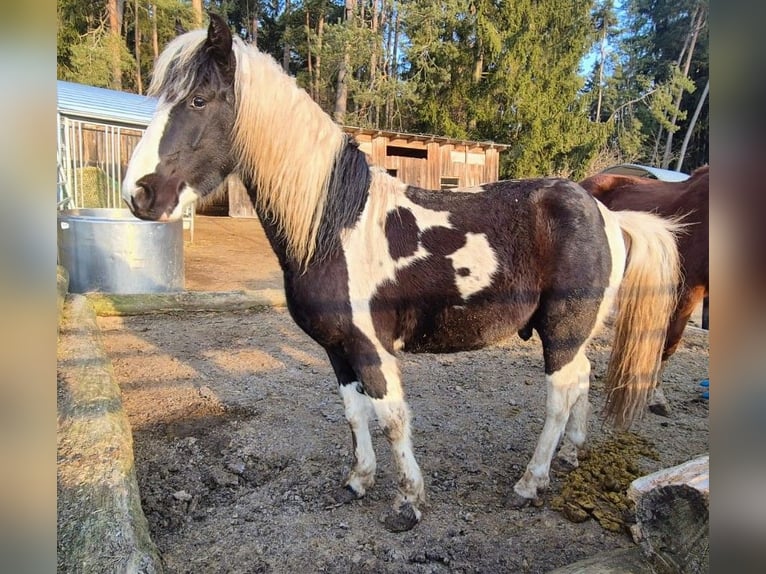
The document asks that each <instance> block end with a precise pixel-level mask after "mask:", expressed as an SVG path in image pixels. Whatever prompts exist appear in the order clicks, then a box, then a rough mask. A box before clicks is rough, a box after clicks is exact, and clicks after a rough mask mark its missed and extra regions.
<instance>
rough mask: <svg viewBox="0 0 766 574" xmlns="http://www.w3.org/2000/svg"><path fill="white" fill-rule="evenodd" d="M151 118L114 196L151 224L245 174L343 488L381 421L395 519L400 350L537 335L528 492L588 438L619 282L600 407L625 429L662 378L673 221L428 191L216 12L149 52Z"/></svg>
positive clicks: (403, 463)
mask: <svg viewBox="0 0 766 574" xmlns="http://www.w3.org/2000/svg"><path fill="white" fill-rule="evenodd" d="M150 90H151V93H153V94H155V95H157V96H159V103H158V107H157V111H156V114H155V116H154V118H153V120H152V122H151V124H150V125H149V127H148V128H147V130H146V133H145V135H144V137H143V139H142V140H141V142H140V143H139V145H138V146H137V147H136V150H135V152H134V154H133V157H132V159H131V162H130V165H129V167H128V170H127V174H126V176H125V180H124V182H123V197H124V199H125V201H126V202H127V203H128V205H129V206H130V209H131V210H132V211H133V213H134V214H135V215H136V216H138V217H140V218H143V219H150V220H172V219H177V218H179V217H181V213H182V211H183V209H184V208H185V206H186V205H188V204H189V203H190V202H193V201H195V200H196V199H197V198H199V197H202V196H205V195H206V194H209V193H211V192H212V191H213V190H215V189H216V187H218V185H219V184H220V183H221V182H222V181H223V179H224V178H225V177H226V176H227V175H229V174H230V173H233V172H234V173H237V174H238V175H239V176H240V177H241V179H242V181H243V182H244V183H245V186H246V188H247V189H248V192H249V194H250V197H251V198H252V201H253V204H254V205H255V208H256V210H257V212H258V215H259V217H260V220H261V222H262V224H263V227H264V229H265V232H266V234H267V236H268V237H269V240H270V242H271V245H272V247H273V249H274V251H275V252H276V254H277V256H278V258H279V262H280V264H281V266H282V269H283V271H284V285H285V292H286V298H287V304H288V308H289V311H290V314H291V315H292V317H293V319H294V320H295V322H296V323H297V324H298V325H299V326H300V327H301V328H302V329H303V330H304V331H305V332H306V333H307V334H309V335H310V336H311V337H312V338H313V339H314V340H315V341H316V342H317V343H319V344H320V345H321V346H322V347H323V348H324V349H325V350H326V352H327V354H328V356H329V359H330V362H331V364H332V366H333V369H334V370H335V374H336V376H337V379H338V383H339V388H340V394H341V396H342V398H343V402H344V405H345V414H346V418H347V420H348V423H349V425H350V426H351V433H352V439H353V445H354V455H355V461H354V466H353V469H352V470H351V473H350V475H349V476H348V479H347V480H346V482H345V486H344V488H343V489H340V490H339V494H338V496H339V499H340V500H341V501H347V500H352V499H354V498H357V497H361V496H363V495H364V494H365V493H366V492H367V491H368V490H369V489H370V487H372V485H373V483H374V480H375V465H376V462H375V453H374V451H373V446H372V440H371V437H370V431H369V422H370V419H371V418H372V417H373V416H374V417H376V418H377V420H378V422H379V424H380V426H381V428H382V429H383V431H384V434H385V436H386V437H387V439H388V441H389V442H390V445H391V448H392V449H393V453H394V457H393V458H394V460H395V461H396V464H397V469H398V477H399V483H398V495H397V499H396V501H395V504H394V512H393V514H391V516H390V517H389V519H388V520H387V526H388V527H389V528H390V529H392V530H406V529H409V528H412V527H413V526H414V525H415V524H416V523H417V522H418V521H419V520H420V517H421V513H420V510H419V509H418V505H419V504H420V503H421V502H422V501H423V500H424V487H423V477H422V475H421V472H420V468H419V467H418V463H417V462H416V460H415V456H414V454H413V449H412V443H411V438H410V411H409V408H408V406H407V403H406V401H405V398H404V392H403V389H402V383H401V380H400V374H399V366H398V362H397V358H396V353H397V351H398V350H400V349H404V350H406V351H413V352H418V351H424V352H451V351H463V350H470V349H477V348H480V347H483V346H485V345H490V344H492V343H495V342H497V341H499V340H501V339H503V338H506V337H509V336H511V335H513V334H515V333H517V332H518V333H519V334H520V335H521V336H522V337H524V338H528V337H529V336H531V334H532V330H535V331H537V333H538V334H539V337H540V339H541V340H542V346H543V354H544V361H545V374H546V377H545V378H546V383H547V393H548V398H547V402H546V418H545V424H544V426H543V430H542V433H541V435H540V438H539V441H538V443H537V447H536V448H535V451H534V454H533V455H532V458H531V460H530V462H529V464H528V466H527V468H526V471H525V472H524V474H523V476H522V477H521V478H520V479H519V481H518V482H517V483H516V484H515V485H514V487H513V489H514V491H515V493H516V495H517V496H516V501H517V502H518V503H519V504H522V503H525V502H528V501H530V500H532V499H534V498H536V497H537V496H538V493H539V492H540V491H541V490H542V489H544V488H545V487H546V486H547V485H548V482H549V468H550V464H551V459H552V458H553V455H554V452H555V450H556V447H557V445H558V443H559V441H560V440H562V438H563V439H564V440H563V441H562V446H561V449H560V451H559V456H560V457H562V458H563V459H564V460H566V461H567V462H569V463H570V464H573V465H576V464H577V448H578V447H580V446H582V444H583V442H584V440H585V430H586V420H587V416H588V409H589V406H588V386H589V377H590V363H589V361H588V359H587V357H586V355H585V351H586V347H587V345H588V341H589V340H590V338H591V337H592V336H593V334H594V333H595V331H596V330H597V329H598V327H599V326H600V325H601V324H602V322H603V319H604V317H605V316H606V315H607V313H608V312H609V310H610V308H611V307H612V304H613V301H614V299H615V296H617V295H618V290H619V297H618V302H619V311H618V315H617V319H616V339H615V343H614V350H613V354H612V360H611V361H610V366H609V368H608V372H607V376H606V378H607V379H608V385H607V389H608V392H609V396H608V405H609V406H610V408H611V410H610V411H609V414H608V418H610V419H611V420H613V421H615V422H616V423H618V424H621V425H625V424H629V422H630V421H631V419H632V418H633V417H634V416H635V415H636V413H638V412H640V411H641V409H642V407H643V401H645V400H646V394H647V393H648V392H649V390H650V386H651V383H652V381H653V380H655V379H656V376H655V375H656V373H657V369H658V368H659V364H660V361H659V359H660V353H661V351H662V346H663V342H664V332H665V326H666V325H667V321H668V316H669V314H670V312H671V310H672V309H673V305H674V301H673V293H674V286H675V285H676V283H677V280H678V255H677V251H676V247H675V241H674V233H675V228H676V226H675V225H674V224H673V223H669V222H666V221H664V220H662V219H660V218H658V217H655V216H652V215H649V214H645V213H635V212H612V211H609V210H608V209H606V208H605V207H604V206H603V205H601V204H600V203H599V202H597V201H596V200H594V199H593V198H592V197H591V196H590V195H589V194H588V193H587V192H585V191H584V190H583V189H582V188H581V187H580V186H579V185H577V184H575V183H572V182H570V181H566V180H562V179H553V178H551V179H535V180H526V181H516V180H514V181H501V182H497V183H491V184H486V185H484V186H481V188H480V189H478V190H477V189H473V190H472V193H461V192H431V191H426V190H423V189H418V188H415V187H412V186H409V185H406V184H404V183H402V182H401V181H399V180H397V179H396V178H394V177H391V176H390V175H388V174H387V173H386V172H385V171H384V170H382V169H379V168H377V167H374V166H371V165H369V163H368V161H367V158H366V156H365V155H364V153H363V152H361V151H360V150H359V148H358V146H357V145H356V143H355V142H354V141H353V140H352V139H351V138H349V137H348V136H346V135H345V134H344V132H343V131H342V130H341V128H340V127H339V126H338V125H336V124H335V123H334V122H333V121H332V119H331V118H330V117H329V116H328V115H326V114H325V113H324V112H323V111H322V110H321V109H320V107H319V106H318V105H317V104H315V103H314V102H313V101H312V100H311V98H310V97H309V96H308V94H306V92H305V91H303V90H301V89H300V88H298V86H297V85H296V83H295V80H294V79H293V78H291V77H289V76H288V75H287V74H285V73H284V72H283V70H282V68H280V67H279V65H278V64H277V63H276V62H275V61H274V60H273V59H272V58H271V57H270V56H267V55H264V54H262V53H260V52H258V50H257V49H256V48H255V47H253V46H249V45H246V44H245V43H244V42H242V41H240V39H239V38H237V37H235V38H233V39H232V35H231V33H230V31H229V28H228V26H227V25H226V23H225V22H224V21H223V20H222V19H221V18H219V17H218V16H216V15H211V17H210V25H209V28H208V29H207V30H197V31H192V32H188V33H186V34H184V35H182V36H179V37H177V38H176V39H174V40H173V41H172V42H170V43H169V45H168V46H167V47H166V49H165V50H164V51H163V52H162V54H161V55H160V57H159V59H158V60H157V63H156V66H155V69H154V73H153V78H152V84H151V88H150Z"/></svg>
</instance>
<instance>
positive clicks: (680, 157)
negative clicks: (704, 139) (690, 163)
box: [676, 78, 710, 171]
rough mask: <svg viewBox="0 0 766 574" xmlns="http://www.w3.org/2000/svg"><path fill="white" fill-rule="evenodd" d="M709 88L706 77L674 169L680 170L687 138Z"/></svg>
mask: <svg viewBox="0 0 766 574" xmlns="http://www.w3.org/2000/svg"><path fill="white" fill-rule="evenodd" d="M709 90H710V79H709V78H708V81H707V83H706V84H705V89H704V90H702V95H701V96H700V100H699V102H697V107H696V108H695V109H694V115H693V116H692V119H691V121H690V122H689V127H688V128H687V130H686V135H685V136H684V142H683V144H681V151H680V153H679V154H678V163H676V171H681V166H682V165H683V164H684V156H685V155H686V148H687V146H688V145H689V139H691V137H692V132H693V131H694V126H695V125H696V123H697V118H699V115H700V111H702V106H703V105H705V100H706V99H707V94H708V91H709Z"/></svg>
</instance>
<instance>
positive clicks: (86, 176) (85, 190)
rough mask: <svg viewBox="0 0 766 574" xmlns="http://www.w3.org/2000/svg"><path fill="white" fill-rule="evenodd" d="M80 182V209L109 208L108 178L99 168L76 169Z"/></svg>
mask: <svg viewBox="0 0 766 574" xmlns="http://www.w3.org/2000/svg"><path fill="white" fill-rule="evenodd" d="M77 177H78V178H79V181H80V207H109V200H108V196H109V178H108V177H107V176H106V173H104V170H103V169H101V168H99V167H94V166H88V167H81V168H78V169H77Z"/></svg>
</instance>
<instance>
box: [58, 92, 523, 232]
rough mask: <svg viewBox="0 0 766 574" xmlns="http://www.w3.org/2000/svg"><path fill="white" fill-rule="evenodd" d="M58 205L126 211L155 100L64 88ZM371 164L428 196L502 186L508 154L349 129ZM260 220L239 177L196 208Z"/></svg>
mask: <svg viewBox="0 0 766 574" xmlns="http://www.w3.org/2000/svg"><path fill="white" fill-rule="evenodd" d="M57 90H58V93H57V100H58V106H57V107H58V109H57V119H58V135H59V137H58V168H59V189H58V202H59V205H64V206H66V207H122V201H121V199H120V189H119V187H120V182H121V181H122V177H123V175H124V173H125V169H126V168H127V164H128V161H129V160H130V156H131V154H132V153H133V149H134V148H135V146H136V144H137V143H138V141H139V139H140V138H141V135H142V134H143V131H144V129H145V127H146V126H147V125H148V123H149V121H150V119H151V117H152V114H153V112H154V108H155V105H156V100H155V99H154V98H149V97H146V96H139V95H136V94H130V93H127V92H118V91H114V90H107V89H104V88H95V87H93V86H85V85H82V84H75V83H72V82H64V81H58V82H57ZM343 129H344V130H345V131H346V133H348V134H350V135H352V136H354V138H355V139H356V141H357V142H359V146H360V149H361V150H362V151H364V152H365V153H366V154H367V156H368V157H369V158H370V161H371V163H374V164H376V165H379V166H381V167H384V168H385V169H386V170H388V172H389V173H391V174H392V175H395V176H396V177H398V178H399V179H401V180H402V181H404V182H405V183H408V184H411V185H417V186H419V187H423V188H427V189H453V188H457V187H471V186H474V185H478V184H481V183H485V182H491V181H497V179H498V174H499V165H500V158H499V154H500V152H501V151H503V150H504V149H506V148H507V147H508V146H507V145H503V144H496V143H492V142H475V141H465V140H456V139H451V138H445V137H440V136H433V135H421V134H407V133H399V132H390V131H384V130H375V129H364V128H356V127H350V126H345V127H344V128H343ZM197 209H198V211H205V210H206V209H208V210H212V211H218V212H223V213H228V215H230V216H233V217H254V216H255V213H254V211H253V208H252V205H251V204H250V200H249V198H248V197H247V194H246V192H245V190H244V187H243V186H242V184H241V183H240V182H239V181H238V180H237V179H236V178H230V179H229V180H228V181H226V182H224V184H223V185H222V186H221V189H220V190H219V191H218V192H216V193H215V194H214V195H213V196H211V197H210V199H209V200H208V202H207V204H203V205H201V206H198V207H197Z"/></svg>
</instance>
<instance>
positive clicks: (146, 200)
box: [131, 177, 157, 211]
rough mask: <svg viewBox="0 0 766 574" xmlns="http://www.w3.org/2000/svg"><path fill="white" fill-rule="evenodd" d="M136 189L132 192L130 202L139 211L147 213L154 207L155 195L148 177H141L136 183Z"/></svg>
mask: <svg viewBox="0 0 766 574" xmlns="http://www.w3.org/2000/svg"><path fill="white" fill-rule="evenodd" d="M136 185H137V189H136V190H135V191H134V192H133V197H132V198H131V201H132V202H133V207H134V208H135V209H136V210H139V211H147V210H149V209H151V207H152V205H154V201H155V198H156V197H157V194H156V193H155V191H154V186H153V185H152V181H151V178H150V177H142V178H141V179H139V180H138V181H137V182H136Z"/></svg>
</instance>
